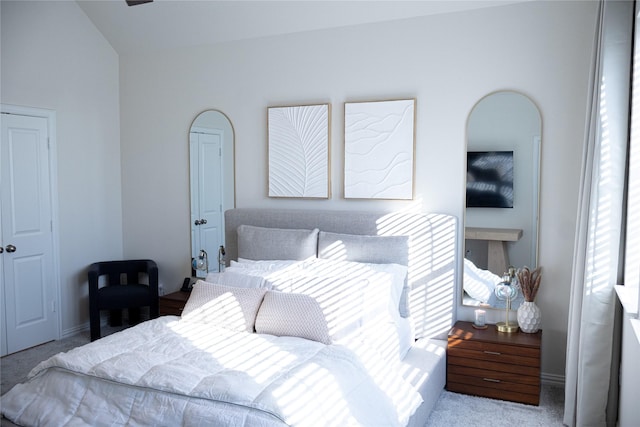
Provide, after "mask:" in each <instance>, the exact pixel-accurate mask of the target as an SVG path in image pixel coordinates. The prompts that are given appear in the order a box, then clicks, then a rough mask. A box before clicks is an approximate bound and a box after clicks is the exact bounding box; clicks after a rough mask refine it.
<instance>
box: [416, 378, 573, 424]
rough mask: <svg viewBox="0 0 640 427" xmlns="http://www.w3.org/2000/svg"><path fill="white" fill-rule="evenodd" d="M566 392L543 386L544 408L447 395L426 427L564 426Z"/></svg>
mask: <svg viewBox="0 0 640 427" xmlns="http://www.w3.org/2000/svg"><path fill="white" fill-rule="evenodd" d="M563 414H564V388H563V387H561V386H557V385H549V384H543V385H542V392H541V394H540V406H532V405H524V404H521V403H515V402H506V401H502V400H495V399H487V398H484V397H475V396H468V395H465V394H458V393H452V392H449V391H446V390H445V391H443V392H442V394H441V395H440V398H439V399H438V401H437V402H436V405H435V406H434V408H433V411H432V412H431V415H430V416H429V420H428V421H427V424H426V427H456V426H460V427H462V426H464V427H468V426H474V427H482V426H487V427H489V426H491V427H524V426H527V427H529V426H530V427H538V426H539V427H553V426H562V425H563V424H562V417H563Z"/></svg>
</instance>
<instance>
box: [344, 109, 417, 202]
mask: <svg viewBox="0 0 640 427" xmlns="http://www.w3.org/2000/svg"><path fill="white" fill-rule="evenodd" d="M415 103H416V101H415V99H408V100H397V101H375V102H352V103H345V105H344V149H345V155H344V196H345V198H354V199H403V200H411V199H413V163H414V160H413V157H414V145H415V137H414V116H415Z"/></svg>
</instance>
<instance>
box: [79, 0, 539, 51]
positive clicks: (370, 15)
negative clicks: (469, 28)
mask: <svg viewBox="0 0 640 427" xmlns="http://www.w3.org/2000/svg"><path fill="white" fill-rule="evenodd" d="M521 1H531V0H426V1H424V0H423V1H419V0H414V1H383V0H381V1H375V0H374V1H367V0H358V1H331V0H329V1H326V0H325V1H313V0H296V1H268V0H258V1H245V0H235V1H221V0H200V1H190V0H180V1H179V0H154V1H153V2H150V3H145V4H139V5H136V6H127V3H126V2H125V0H107V1H100V0H98V1H96V0H78V1H77V3H78V4H79V5H80V7H81V8H82V10H83V11H84V12H85V13H86V14H87V16H88V17H89V18H90V19H91V21H92V22H93V23H94V24H95V25H96V27H97V28H98V29H99V30H100V32H102V34H103V35H104V36H105V37H106V38H107V40H108V41H109V43H111V45H112V46H113V48H114V49H115V50H116V51H117V52H118V53H119V54H121V55H131V54H139V53H141V52H145V51H150V50H160V49H170V48H180V47H187V46H197V45H205V44H213V43H222V42H228V41H232V40H243V39H251V38H256V37H266V36H273V35H280V34H286V33H295V32H301V31H310V30H318V29H324V28H335V27H341V26H349V25H358V24H365V23H373V22H381V21H389V20H397V19H405V18H411V17H416V16H425V15H433V14H439V13H450V12H457V11H462V10H469V9H477V8H483V7H493V6H499V5H506V4H509V3H517V2H521Z"/></svg>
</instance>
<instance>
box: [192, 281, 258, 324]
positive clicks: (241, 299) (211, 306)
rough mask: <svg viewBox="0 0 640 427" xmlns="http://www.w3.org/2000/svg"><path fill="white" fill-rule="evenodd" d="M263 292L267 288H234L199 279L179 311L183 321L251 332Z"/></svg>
mask: <svg viewBox="0 0 640 427" xmlns="http://www.w3.org/2000/svg"><path fill="white" fill-rule="evenodd" d="M265 292H266V289H256V288H253V289H248V288H236V287H231V286H223V285H218V284H214V283H207V282H203V281H202V280H198V281H197V282H196V283H195V285H193V290H192V291H191V295H190V296H189V299H188V300H187V303H186V304H185V307H184V310H183V311H182V319H183V320H186V321H191V322H201V323H213V324H215V325H217V326H220V327H223V328H226V329H231V330H234V331H247V332H253V331H254V325H255V321H256V314H257V312H258V308H259V307H260V304H261V303H262V299H263V298H264V294H265Z"/></svg>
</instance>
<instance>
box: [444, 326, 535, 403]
mask: <svg viewBox="0 0 640 427" xmlns="http://www.w3.org/2000/svg"><path fill="white" fill-rule="evenodd" d="M541 341H542V331H538V332H537V333H535V334H526V333H524V332H516V333H511V334H508V333H503V332H498V331H497V330H496V328H495V326H494V325H489V327H488V328H487V329H475V328H474V327H473V326H472V323H471V322H456V324H455V325H454V327H453V329H451V332H449V339H448V345H447V390H449V391H454V392H458V393H465V394H473V395H476V396H484V397H490V398H493V399H502V400H511V401H513V402H520V403H527V404H530V405H538V404H539V403H540V347H541Z"/></svg>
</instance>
